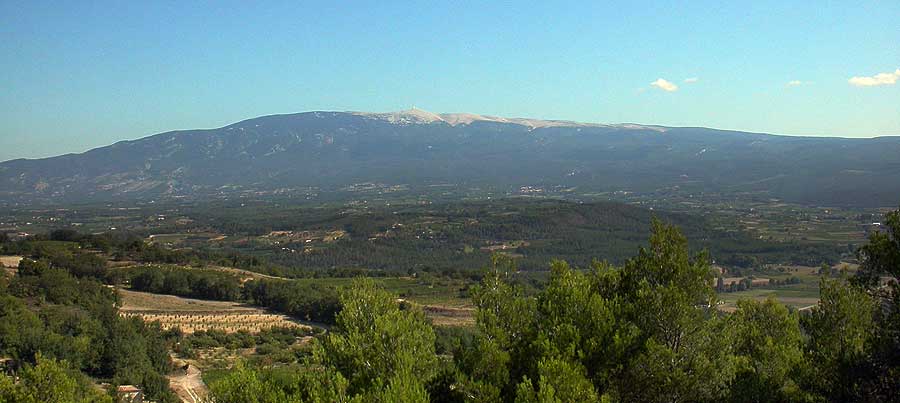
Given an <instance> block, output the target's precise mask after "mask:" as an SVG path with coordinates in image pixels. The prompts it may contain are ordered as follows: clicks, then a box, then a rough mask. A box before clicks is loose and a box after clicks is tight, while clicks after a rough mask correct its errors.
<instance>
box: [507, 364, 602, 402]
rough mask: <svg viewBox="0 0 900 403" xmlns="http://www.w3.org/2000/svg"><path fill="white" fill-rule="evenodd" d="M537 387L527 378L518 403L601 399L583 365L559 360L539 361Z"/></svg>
mask: <svg viewBox="0 0 900 403" xmlns="http://www.w3.org/2000/svg"><path fill="white" fill-rule="evenodd" d="M538 374H539V381H538V385H537V390H535V389H534V388H533V386H532V382H531V380H530V379H529V378H527V377H526V378H525V379H524V380H523V381H522V383H520V384H519V386H518V388H517V390H516V403H566V402H598V401H600V399H599V397H598V396H597V392H596V391H595V390H594V385H593V384H592V383H591V381H590V380H589V379H588V378H587V376H586V374H585V370H584V368H582V367H581V365H578V364H570V363H568V362H566V361H564V360H560V359H548V360H543V361H541V362H540V364H538Z"/></svg>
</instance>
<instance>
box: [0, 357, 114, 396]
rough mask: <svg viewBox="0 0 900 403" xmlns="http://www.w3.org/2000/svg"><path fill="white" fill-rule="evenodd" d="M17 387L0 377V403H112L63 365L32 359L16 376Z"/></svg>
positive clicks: (41, 358) (47, 359) (76, 373)
mask: <svg viewBox="0 0 900 403" xmlns="http://www.w3.org/2000/svg"><path fill="white" fill-rule="evenodd" d="M18 375H19V381H18V383H13V382H12V380H11V379H9V378H8V377H6V376H3V375H0V401H4V402H9V403H101V402H102V403H112V399H111V398H110V397H109V396H108V395H106V394H103V393H102V392H100V391H99V390H97V389H95V388H94V387H93V386H91V385H90V384H89V383H88V382H87V380H86V379H85V378H84V375H82V374H80V373H78V372H77V371H74V370H72V369H70V368H69V367H68V364H67V363H66V362H65V361H56V360H54V359H52V358H44V357H42V356H41V355H40V354H38V356H37V357H36V364H35V365H34V366H31V365H27V366H25V368H24V369H23V370H22V371H20V372H19V374H18Z"/></svg>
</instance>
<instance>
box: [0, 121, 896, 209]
mask: <svg viewBox="0 0 900 403" xmlns="http://www.w3.org/2000/svg"><path fill="white" fill-rule="evenodd" d="M663 133H664V134H665V135H662V134H663ZM897 155H900V138H897V137H884V138H875V139H842V138H814V137H790V136H776V135H768V134H757V133H744V132H735V131H723V130H714V129H705V128H671V127H661V126H644V125H634V124H621V125H607V124H594V123H577V122H568V121H557V120H539V119H524V118H501V117H495V116H485V115H476V114H467V113H446V114H436V113H431V112H426V111H423V110H420V109H411V110H407V111H400V112H390V113H367V112H322V111H319V112H306V113H297V114H288V115H272V116H264V117H259V118H254V119H249V120H245V121H241V122H238V123H235V124H231V125H228V126H225V127H221V128H218V129H205V130H184V131H173V132H167V133H161V134H157V135H154V136H150V137H146V138H143V139H139V140H134V141H122V142H118V143H115V144H113V145H110V146H107V147H101V148H97V149H93V150H90V151H87V152H85V153H82V154H68V155H62V156H58V157H52V158H45V159H39V160H24V159H20V160H12V161H6V162H3V163H0V202H19V201H37V200H42V201H47V200H49V201H51V202H52V201H60V202H61V201H81V200H109V199H117V198H118V199H122V198H127V199H133V198H160V197H208V196H211V195H215V196H228V195H229V194H237V193H242V194H247V193H251V194H266V193H272V192H277V193H286V194H291V193H296V192H300V193H302V194H310V193H316V194H318V193H323V192H326V193H327V192H340V191H341V190H342V189H348V187H349V188H352V187H353V186H354V185H356V184H360V183H380V184H386V185H388V186H391V185H396V186H399V187H400V188H403V189H406V190H405V191H408V192H411V193H414V194H428V193H429V192H433V191H434V190H433V189H435V187H434V185H440V186H441V189H446V190H447V192H449V194H451V195H453V194H458V195H465V194H468V192H469V191H470V190H472V189H478V190H481V191H484V190H486V189H487V190H489V191H492V192H499V193H501V194H503V193H504V192H509V191H513V190H516V191H517V190H518V189H520V188H521V187H539V188H544V189H563V188H564V189H570V190H572V191H574V192H582V193H585V194H587V193H593V194H595V193H597V192H608V191H630V192H659V191H666V192H672V191H676V192H688V193H706V194H708V193H716V194H724V195H727V194H737V193H742V194H746V193H751V194H755V195H758V196H759V197H766V198H778V199H784V200H787V201H794V202H801V203H802V202H814V203H815V204H818V205H840V204H854V205H868V206H889V205H895V204H896V203H897V200H896V198H897V195H898V194H900V181H897V179H896V178H897V177H900V160H898V159H897ZM400 185H402V186H400Z"/></svg>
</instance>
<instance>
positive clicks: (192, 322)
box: [119, 289, 309, 334]
mask: <svg viewBox="0 0 900 403" xmlns="http://www.w3.org/2000/svg"><path fill="white" fill-rule="evenodd" d="M119 295H121V297H122V307H121V309H120V310H119V312H120V314H121V315H122V316H125V317H139V318H141V319H143V320H144V321H147V322H159V323H160V325H161V326H162V327H163V328H164V329H171V328H179V329H181V331H182V332H184V333H186V334H191V333H194V332H196V331H200V330H204V331H206V330H221V331H224V332H227V333H234V332H237V331H240V330H245V331H248V332H251V333H255V332H259V331H261V330H264V329H271V328H273V327H307V328H308V327H309V325H305V324H301V323H300V322H298V321H296V320H293V319H291V318H290V317H288V316H286V315H280V314H274V313H270V312H268V311H265V310H262V309H259V308H256V307H252V306H248V305H244V304H239V303H235V302H224V301H207V300H199V299H191V298H182V297H176V296H173V295H158V294H150V293H144V292H136V291H130V290H124V289H120V290H119Z"/></svg>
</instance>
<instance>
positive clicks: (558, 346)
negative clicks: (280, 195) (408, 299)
mask: <svg viewBox="0 0 900 403" xmlns="http://www.w3.org/2000/svg"><path fill="white" fill-rule="evenodd" d="M898 214H900V213H894V214H893V215H892V216H891V217H892V218H891V220H892V221H889V223H892V224H891V225H893V226H891V227H889V228H888V232H887V233H883V234H880V235H876V236H873V239H872V242H873V244H874V245H873V244H870V246H868V247H867V248H864V249H863V253H864V258H863V270H864V272H863V273H864V275H865V274H866V273H868V272H876V273H881V272H885V273H890V274H894V275H896V274H898V273H897V272H896V270H897V269H896V266H892V265H891V264H893V263H888V264H887V266H885V263H883V262H885V261H888V262H893V261H892V260H890V259H892V258H893V256H895V255H892V254H893V253H896V251H897V250H900V248H898V243H897V238H896V235H897V234H900V227H898V226H896V224H897V223H898V222H900V221H898V219H897V217H898ZM888 269H890V270H894V271H890V270H888ZM515 273H516V272H515V266H514V264H513V261H512V260H511V259H509V258H508V257H504V256H502V255H497V256H495V257H494V261H493V264H492V266H491V269H490V270H489V272H488V273H487V274H486V275H485V276H484V278H483V280H482V282H481V284H480V286H479V287H477V288H476V289H474V290H472V296H473V301H474V303H475V305H476V306H477V308H478V310H477V329H476V330H475V331H474V332H473V333H472V334H468V335H465V334H463V335H458V337H457V338H456V343H455V347H453V348H451V349H450V350H451V353H452V356H450V355H441V356H436V355H435V352H434V350H433V348H432V347H431V345H432V343H433V341H434V334H433V332H431V331H430V329H429V328H428V327H427V326H426V324H425V319H424V318H423V317H422V316H421V314H420V313H418V312H416V311H414V310H404V309H403V308H402V306H401V305H399V304H398V303H397V302H396V301H395V300H393V299H392V298H391V297H390V296H389V295H387V294H386V293H385V292H384V291H380V290H378V289H376V288H374V287H373V286H372V283H371V282H370V281H361V282H358V283H357V284H355V285H354V287H353V288H352V289H351V290H350V291H348V292H347V293H345V294H344V295H343V296H342V299H341V303H342V305H343V307H344V309H343V310H342V311H341V313H340V314H339V315H338V323H339V325H338V326H336V327H335V328H334V329H333V330H332V332H330V333H329V334H328V336H327V337H326V338H325V339H323V340H322V342H321V343H320V344H318V345H317V347H316V352H315V354H314V355H313V358H311V359H310V360H309V361H308V362H307V363H306V364H307V367H306V369H305V370H304V371H301V373H300V374H298V375H297V376H296V379H295V381H296V382H295V383H289V384H287V385H281V387H279V385H276V384H274V383H272V381H271V380H268V379H266V377H265V376H263V374H265V370H261V371H262V372H260V370H257V369H250V368H243V367H242V368H241V369H240V371H242V372H240V373H235V374H233V375H232V376H231V377H229V378H228V379H227V380H225V381H222V382H220V383H217V384H214V385H213V391H214V393H215V395H216V396H218V397H219V400H218V401H244V400H232V399H234V396H236V393H238V392H239V390H238V389H237V388H245V387H247V386H246V385H244V384H243V383H242V382H257V383H259V384H261V385H263V386H252V387H255V388H259V390H263V389H265V390H270V391H271V392H270V393H271V395H270V397H269V398H268V399H269V400H246V401H260V402H262V401H271V402H275V401H312V402H318V401H383V402H416V401H434V402H517V403H526V402H529V403H530V402H542V403H549V402H594V401H604V402H607V401H608V402H613V401H619V402H715V401H733V402H763V401H767V402H770V401H785V402H787V401H806V402H817V401H835V402H838V401H840V402H847V401H892V400H896V399H898V396H900V395H898V393H900V385H898V381H897V377H896V375H897V374H898V368H900V362H898V360H897V351H898V349H897V347H898V346H900V345H898V344H897V340H898V339H897V331H896V330H897V329H898V327H900V326H898V323H897V318H898V317H900V315H898V312H897V306H898V305H897V304H896V301H897V300H898V297H897V292H896V288H895V287H892V286H888V287H881V288H873V287H869V288H867V287H864V285H865V284H858V283H859V282H858V281H852V282H850V281H847V279H829V278H823V280H822V287H821V289H822V291H821V293H822V295H821V302H820V304H819V305H818V306H816V307H814V308H813V309H812V310H811V311H810V312H808V313H802V314H801V313H799V312H796V311H791V310H789V309H788V308H786V307H785V306H783V305H781V304H779V303H778V302H776V301H775V300H773V299H768V300H765V301H754V300H743V301H740V302H739V303H738V306H737V310H736V311H735V312H733V313H730V314H722V313H720V312H718V310H717V309H716V303H717V301H716V297H715V293H714V292H713V289H712V285H713V282H712V277H711V270H710V267H709V259H708V258H707V256H706V255H705V254H702V253H701V254H698V255H694V256H691V255H690V254H689V252H688V247H687V240H686V239H685V238H684V237H683V236H682V235H681V234H680V232H679V231H678V230H677V229H676V228H674V227H672V226H667V225H663V224H661V223H658V222H656V223H654V225H653V235H652V237H651V239H650V245H649V247H647V248H642V249H641V250H640V251H639V253H638V255H637V256H636V257H634V258H632V259H630V260H628V261H627V262H626V263H625V264H624V265H622V266H621V267H613V266H610V265H607V264H605V263H599V262H595V263H594V264H593V265H592V267H591V269H590V270H588V271H581V270H575V269H573V268H571V267H569V265H568V264H566V263H565V262H561V261H557V262H554V263H553V265H552V275H551V279H550V281H549V284H548V285H547V286H546V287H545V288H544V289H543V290H541V291H540V292H539V293H537V295H526V293H525V292H524V291H523V290H522V289H521V287H519V286H517V285H515V283H514V282H513V281H511V279H512V278H514V277H515ZM870 275H871V274H870ZM877 275H878V274H875V276H877ZM892 301H893V302H892ZM440 344H441V345H445V344H446V343H445V342H442V343H440ZM254 390H257V389H254ZM279 393H283V394H279ZM279 399H288V400H279ZM291 399H293V400H291Z"/></svg>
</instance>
